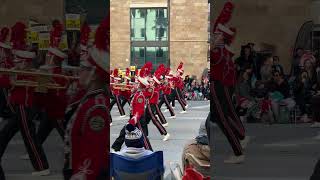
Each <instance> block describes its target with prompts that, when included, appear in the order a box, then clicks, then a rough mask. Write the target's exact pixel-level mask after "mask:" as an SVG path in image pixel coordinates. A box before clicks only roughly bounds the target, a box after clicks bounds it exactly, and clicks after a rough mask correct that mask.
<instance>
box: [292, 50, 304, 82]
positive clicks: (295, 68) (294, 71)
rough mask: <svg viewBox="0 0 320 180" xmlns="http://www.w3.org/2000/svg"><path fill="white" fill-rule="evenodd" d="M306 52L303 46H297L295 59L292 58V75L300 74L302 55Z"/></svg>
mask: <svg viewBox="0 0 320 180" xmlns="http://www.w3.org/2000/svg"><path fill="white" fill-rule="evenodd" d="M303 54H304V50H303V49H302V48H297V49H296V51H295V53H294V56H293V60H292V65H291V73H290V75H291V76H294V77H296V76H298V74H299V71H300V68H299V63H300V59H301V57H302V55H303Z"/></svg>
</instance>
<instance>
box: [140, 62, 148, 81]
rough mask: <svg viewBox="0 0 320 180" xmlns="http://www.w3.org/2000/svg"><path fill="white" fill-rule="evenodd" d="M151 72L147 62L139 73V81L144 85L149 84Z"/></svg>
mask: <svg viewBox="0 0 320 180" xmlns="http://www.w3.org/2000/svg"><path fill="white" fill-rule="evenodd" d="M148 72H149V65H148V64H145V65H144V66H143V67H142V68H141V70H140V72H139V75H138V81H139V82H140V83H141V84H142V85H144V86H148V85H149V82H148V74H147V73H148Z"/></svg>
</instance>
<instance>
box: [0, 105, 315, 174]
mask: <svg viewBox="0 0 320 180" xmlns="http://www.w3.org/2000/svg"><path fill="white" fill-rule="evenodd" d="M189 103H190V105H189V106H190V107H189V109H188V113H187V114H179V111H181V109H180V108H179V105H178V104H177V109H175V111H176V112H177V119H168V122H169V127H168V128H167V130H168V132H169V133H170V134H171V138H170V140H169V141H167V142H163V141H162V137H161V135H160V134H159V132H158V131H157V129H156V128H155V127H154V125H153V124H152V123H151V124H150V125H149V132H150V135H149V138H150V140H151V144H152V145H153V148H154V150H162V151H163V152H164V160H165V165H166V167H168V164H169V162H177V163H179V164H181V153H182V150H183V146H184V144H185V143H186V142H187V141H188V140H190V139H192V138H194V137H195V136H196V135H197V133H198V129H199V125H200V123H201V121H203V120H205V118H206V116H207V114H208V110H209V102H200V101H196V102H189ZM126 111H127V112H128V109H126ZM168 115H169V114H168V113H165V116H168ZM112 116H113V119H114V123H113V126H112V127H111V140H110V141H111V143H112V142H113V141H114V139H115V138H116V137H117V136H118V133H119V131H120V129H121V128H122V127H123V125H124V124H125V123H126V122H127V120H128V118H120V117H119V113H118V112H117V111H116V109H115V108H114V110H113V111H112ZM245 126H246V128H247V134H248V135H249V136H251V141H250V143H249V145H248V148H247V149H246V151H245V154H246V161H245V163H243V164H240V165H227V164H224V163H223V160H224V159H225V158H227V157H228V156H229V155H230V154H231V153H232V151H231V147H230V146H229V145H228V143H227V141H226V138H225V137H224V136H223V135H222V134H221V131H220V130H219V129H218V128H215V142H216V145H215V147H214V152H215V157H214V162H213V163H212V165H213V166H214V169H215V175H216V177H215V179H219V180H307V179H308V178H309V176H310V175H311V173H312V171H313V167H314V165H315V162H316V160H317V159H318V158H320V151H319V149H320V141H317V140H314V139H312V138H313V137H314V136H315V135H316V134H317V133H318V132H319V130H320V129H312V128H310V127H309V125H272V126H269V125H263V124H245ZM44 148H45V150H46V152H47V156H48V160H49V163H50V170H51V172H52V174H51V175H50V176H46V177H32V176H31V172H32V171H33V169H32V166H31V163H30V162H29V161H26V160H21V159H20V158H19V156H20V155H22V154H24V153H25V148H24V145H23V141H22V139H21V137H20V134H18V135H17V136H16V137H15V138H14V139H13V141H11V142H10V145H9V147H8V148H7V151H6V153H5V155H4V157H3V159H2V165H3V168H4V170H5V172H6V175H7V180H61V179H62V176H61V169H62V166H63V142H62V140H61V139H60V137H59V136H58V134H57V133H56V132H53V133H52V134H51V136H50V137H49V139H48V140H47V142H46V143H45V145H44ZM167 173H168V172H166V174H167Z"/></svg>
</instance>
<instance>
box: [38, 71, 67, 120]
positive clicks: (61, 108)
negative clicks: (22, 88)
mask: <svg viewBox="0 0 320 180" xmlns="http://www.w3.org/2000/svg"><path fill="white" fill-rule="evenodd" d="M49 73H52V74H62V69H61V68H60V67H54V68H53V69H52V70H50V72H49ZM53 83H56V84H58V85H60V86H66V84H67V80H66V79H64V78H59V77H54V78H53ZM66 92H67V89H65V90H54V89H49V90H48V92H47V93H38V92H36V93H35V99H36V100H35V105H36V106H38V107H40V108H43V109H44V110H45V111H46V112H47V114H48V117H49V118H50V119H55V120H57V119H63V118H64V115H65V111H66V108H67V104H68V99H67V96H66Z"/></svg>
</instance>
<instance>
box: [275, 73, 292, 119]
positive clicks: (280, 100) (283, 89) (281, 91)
mask: <svg viewBox="0 0 320 180" xmlns="http://www.w3.org/2000/svg"><path fill="white" fill-rule="evenodd" d="M271 92H272V93H271V99H272V102H271V103H272V111H273V114H274V116H275V120H276V121H279V110H280V109H279V108H280V104H284V105H286V107H287V108H288V109H289V110H290V109H292V108H293V107H294V106H295V102H294V100H293V99H292V98H290V87H289V83H288V81H287V80H286V79H284V77H283V74H281V73H280V72H277V71H276V72H273V81H272V90H271Z"/></svg>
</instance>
